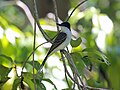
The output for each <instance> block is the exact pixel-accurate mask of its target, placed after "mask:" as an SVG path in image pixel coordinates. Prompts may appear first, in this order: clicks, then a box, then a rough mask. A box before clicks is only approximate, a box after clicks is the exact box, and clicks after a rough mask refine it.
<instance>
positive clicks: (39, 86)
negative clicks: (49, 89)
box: [36, 79, 46, 90]
mask: <svg viewBox="0 0 120 90" xmlns="http://www.w3.org/2000/svg"><path fill="white" fill-rule="evenodd" d="M36 84H37V90H46V87H45V86H44V84H43V83H41V81H40V80H39V79H36Z"/></svg>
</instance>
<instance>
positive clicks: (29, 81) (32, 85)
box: [23, 77, 35, 90]
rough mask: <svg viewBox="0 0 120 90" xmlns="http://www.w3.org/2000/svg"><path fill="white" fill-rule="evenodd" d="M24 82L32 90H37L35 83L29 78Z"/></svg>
mask: <svg viewBox="0 0 120 90" xmlns="http://www.w3.org/2000/svg"><path fill="white" fill-rule="evenodd" d="M23 81H24V82H25V83H27V84H28V86H29V87H30V89H31V90H35V88H34V83H33V81H32V80H31V78H29V77H24V79H23Z"/></svg>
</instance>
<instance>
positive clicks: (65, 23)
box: [57, 22, 70, 29]
mask: <svg viewBox="0 0 120 90" xmlns="http://www.w3.org/2000/svg"><path fill="white" fill-rule="evenodd" d="M57 25H59V26H64V27H67V28H69V29H70V23H69V22H63V23H61V24H58V23H57Z"/></svg>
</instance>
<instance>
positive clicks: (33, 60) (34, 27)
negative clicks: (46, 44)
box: [32, 0, 36, 90]
mask: <svg viewBox="0 0 120 90" xmlns="http://www.w3.org/2000/svg"><path fill="white" fill-rule="evenodd" d="M34 1H35V0H34ZM35 42H36V20H35V22H34V41H33V51H34V50H35ZM34 54H35V52H33V61H32V65H33V81H34V88H35V90H36V81H35V75H34V74H35V71H34V61H35V60H34Z"/></svg>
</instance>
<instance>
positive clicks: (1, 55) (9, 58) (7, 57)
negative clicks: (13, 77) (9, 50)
mask: <svg viewBox="0 0 120 90" xmlns="http://www.w3.org/2000/svg"><path fill="white" fill-rule="evenodd" d="M0 57H3V58H6V59H7V60H9V61H10V62H11V63H13V60H12V58H11V57H9V56H6V55H4V54H0Z"/></svg>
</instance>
